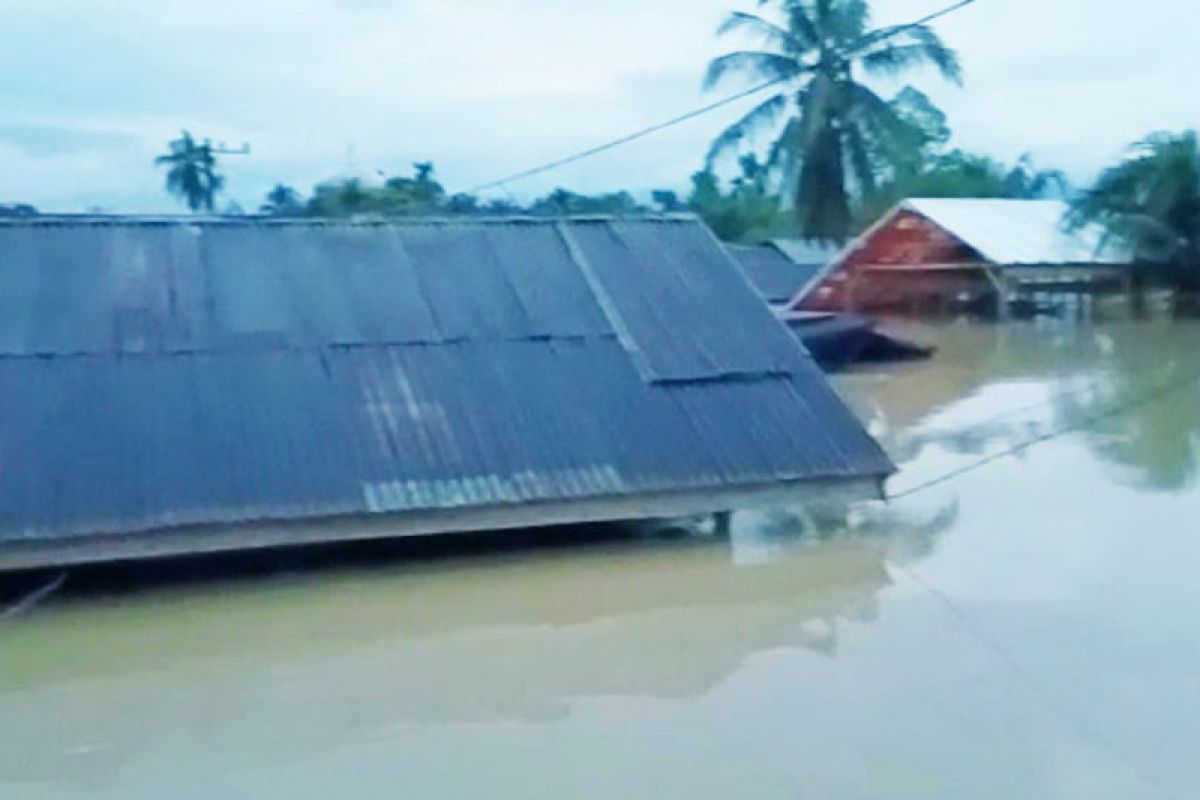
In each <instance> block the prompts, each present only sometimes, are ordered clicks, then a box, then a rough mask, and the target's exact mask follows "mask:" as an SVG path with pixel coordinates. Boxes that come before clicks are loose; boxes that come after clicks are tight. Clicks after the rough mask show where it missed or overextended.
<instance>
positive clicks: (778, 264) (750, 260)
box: [726, 244, 821, 304]
mask: <svg viewBox="0 0 1200 800" xmlns="http://www.w3.org/2000/svg"><path fill="white" fill-rule="evenodd" d="M726 247H727V248H729V252H731V253H732V254H733V256H734V258H735V259H737V261H738V263H740V264H741V265H742V269H743V270H745V272H746V277H748V278H749V279H750V283H751V285H753V286H754V288H755V290H757V291H758V293H759V295H760V296H761V297H762V298H763V299H764V300H766V301H767V302H768V303H777V304H778V303H786V302H787V301H789V300H791V299H792V298H793V297H795V296H796V294H797V293H798V292H799V291H800V290H801V289H803V288H804V287H805V286H807V285H808V282H809V281H811V280H812V279H813V278H815V277H816V276H817V273H818V272H819V271H820V269H821V268H820V266H818V265H816V264H797V263H796V262H795V261H792V260H791V259H790V258H788V257H787V256H786V255H784V253H783V251H781V250H779V249H777V248H775V247H771V246H769V245H764V246H762V247H750V246H746V245H738V244H730V245H726Z"/></svg>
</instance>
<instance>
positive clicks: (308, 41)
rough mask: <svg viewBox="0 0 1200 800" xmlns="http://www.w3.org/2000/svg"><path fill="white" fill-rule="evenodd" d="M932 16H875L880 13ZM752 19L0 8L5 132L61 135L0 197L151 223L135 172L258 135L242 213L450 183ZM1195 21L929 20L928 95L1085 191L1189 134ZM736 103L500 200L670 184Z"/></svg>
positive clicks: (636, 12)
mask: <svg viewBox="0 0 1200 800" xmlns="http://www.w3.org/2000/svg"><path fill="white" fill-rule="evenodd" d="M938 5H939V3H938V2H937V0H920V2H917V1H916V0H877V3H876V7H877V12H878V13H877V18H878V20H879V21H880V22H895V21H899V20H903V19H908V18H912V17H914V16H918V15H920V14H922V13H925V12H926V11H928V10H931V9H933V8H936V7H937V6H938ZM754 6H755V3H754V2H753V0H657V1H656V2H654V3H647V2H645V1H644V0H609V1H608V2H605V3H574V2H572V3H567V2H562V0H394V1H392V0H257V2H246V0H210V1H209V2H207V3H202V4H200V3H195V4H181V3H163V2H161V0H153V1H151V0H57V1H56V2H55V3H46V2H44V0H8V2H7V3H6V11H5V18H6V19H5V25H4V27H3V28H2V29H0V70H3V73H4V74H5V75H7V76H10V77H9V80H6V81H5V82H4V83H3V85H2V86H0V131H2V130H3V129H5V128H9V129H13V128H19V129H22V130H24V131H25V132H26V133H28V132H29V131H30V130H31V129H36V128H39V127H41V128H53V129H55V130H58V131H64V130H65V131H76V132H78V136H77V137H76V139H75V140H74V143H73V146H72V147H71V148H69V149H70V152H62V153H60V154H58V155H54V154H52V153H48V152H47V151H46V148H45V147H42V148H41V150H40V151H39V152H38V153H36V154H35V153H33V152H31V151H30V146H29V141H28V137H27V136H26V138H25V140H23V143H17V144H18V146H16V147H14V146H12V145H13V142H11V141H9V142H8V145H7V146H5V145H4V144H0V148H2V149H0V167H3V168H4V169H5V172H4V175H5V180H4V183H3V187H4V188H3V192H4V195H5V197H2V198H0V200H3V201H14V200H25V201H30V202H34V203H36V204H38V205H40V206H43V207H45V208H48V209H55V210H75V209H79V208H83V207H85V206H86V205H92V204H96V203H98V202H101V201H100V198H104V199H106V200H107V202H104V203H103V204H104V205H106V206H109V207H112V208H116V209H120V210H151V211H153V210H163V209H169V208H170V207H171V206H170V201H169V199H168V198H166V196H165V195H164V194H163V193H162V191H161V176H160V175H158V174H156V173H155V171H154V169H153V167H152V164H151V160H152V158H153V156H154V155H155V154H156V153H157V152H158V151H160V150H161V149H162V148H163V146H164V144H165V142H166V140H167V139H169V138H171V137H172V136H173V135H175V134H176V133H177V132H178V130H179V129H180V128H182V127H188V128H189V129H191V130H193V131H194V132H195V133H197V134H200V135H205V136H212V137H213V138H214V139H225V140H227V141H229V142H230V143H240V142H241V141H243V140H249V141H251V142H253V144H254V154H253V155H252V156H251V157H249V158H244V159H238V160H231V161H230V162H229V164H228V173H229V181H230V186H231V189H232V191H233V193H234V195H235V196H236V197H238V199H239V200H241V201H242V203H243V204H244V205H248V206H249V205H253V204H254V202H255V199H256V198H257V197H259V196H260V195H261V194H262V192H263V191H264V190H265V189H266V188H267V187H268V186H269V185H270V184H271V183H274V182H275V181H285V182H289V183H293V184H296V185H298V186H301V187H304V188H307V187H308V186H309V185H311V184H312V183H313V182H314V181H316V180H318V179H320V178H321V177H324V176H328V175H330V174H333V173H337V172H339V171H342V170H344V169H346V168H347V163H348V161H350V160H351V159H349V158H348V156H347V154H348V152H352V153H353V159H352V160H353V161H354V162H356V163H357V164H358V166H359V168H360V169H362V170H374V169H383V170H386V171H388V172H397V171H402V170H405V169H407V167H408V164H409V163H410V162H412V161H414V160H418V159H426V158H432V159H433V160H435V161H436V163H437V164H438V168H439V171H440V173H441V174H442V176H443V178H444V180H445V182H446V183H447V184H449V185H450V187H451V188H452V189H453V188H463V187H465V186H467V185H470V184H474V183H479V182H482V181H483V180H486V179H489V178H493V177H498V176H500V175H503V174H507V173H510V172H514V171H517V170H519V169H521V168H523V167H526V166H530V165H532V164H534V163H537V162H540V161H543V160H547V159H550V158H554V157H557V156H559V155H563V154H566V153H569V152H572V151H574V150H577V149H581V148H583V147H587V146H589V145H592V144H595V143H597V142H600V141H603V140H606V139H608V138H611V137H614V136H617V135H620V134H623V133H625V132H627V131H629V130H632V129H634V128H638V127H641V126H643V125H645V124H648V123H652V122H656V121H658V120H660V119H662V118H664V117H667V116H671V115H673V114H675V113H678V112H681V111H685V110H688V109H689V108H691V107H694V106H696V105H699V104H700V103H701V102H703V100H704V98H702V96H701V95H700V93H699V78H700V75H701V73H702V71H703V68H704V65H705V63H706V62H707V60H708V59H709V58H711V56H712V55H714V54H715V53H717V52H719V51H720V49H721V47H722V46H723V45H722V44H721V43H719V42H717V41H715V39H714V38H713V35H712V34H713V31H714V29H715V27H716V25H717V24H718V22H719V21H720V19H721V18H722V16H723V15H724V14H725V13H726V12H728V11H729V10H732V9H733V8H743V9H749V8H753V7H754ZM1101 6H1103V7H1104V8H1103V9H1102V10H1101V8H1100V7H1101ZM1197 22H1200V14H1198V12H1197V11H1196V9H1195V7H1194V6H1193V5H1192V4H1190V3H1181V2H1177V1H1176V0H1144V2H1142V3H1140V4H1136V5H1133V4H1121V5H1120V6H1118V5H1116V4H1109V3H1103V4H1100V3H1095V2H1093V1H1092V0H1056V1H1055V2H1054V3H1044V2H1034V0H979V2H978V3H977V4H976V6H974V7H972V8H969V9H967V10H964V11H962V12H960V13H958V14H956V15H955V16H954V17H951V18H948V19H947V20H946V21H945V22H944V23H943V24H942V26H941V29H942V30H943V32H944V34H945V36H946V38H947V39H948V40H949V41H950V42H951V43H952V44H953V45H955V46H957V47H958V48H959V49H960V50H961V51H962V53H963V57H964V60H965V62H966V66H967V70H968V76H967V87H966V89H964V90H959V89H955V88H951V87H944V86H941V85H939V84H938V82H937V81H936V80H933V79H930V80H928V81H924V82H923V85H924V86H925V88H929V89H931V90H933V94H934V95H935V97H936V98H937V99H938V100H939V101H940V102H941V103H942V104H943V105H944V106H945V107H946V109H947V110H948V111H949V112H950V114H951V121H952V123H953V124H954V126H955V130H956V134H957V137H958V141H959V142H960V143H961V144H963V145H964V146H969V147H976V148H982V149H987V150H989V151H993V152H995V153H997V154H999V155H1001V156H1004V157H1008V158H1012V157H1014V156H1016V155H1017V154H1019V153H1022V152H1025V151H1030V150H1031V151H1033V152H1034V153H1035V154H1037V155H1038V156H1039V157H1041V159H1042V160H1043V161H1045V162H1047V163H1059V164H1063V165H1064V166H1066V167H1067V168H1068V169H1070V170H1071V171H1072V172H1074V173H1075V174H1077V175H1086V174H1088V173H1090V172H1091V171H1093V170H1095V169H1096V168H1097V167H1098V166H1100V165H1101V164H1102V163H1103V162H1104V161H1105V160H1107V159H1109V158H1111V157H1112V155H1113V154H1114V153H1116V152H1117V151H1118V150H1119V148H1120V146H1121V145H1122V144H1123V143H1125V142H1127V141H1129V140H1131V139H1133V138H1136V137H1138V136H1140V135H1141V134H1143V133H1144V132H1146V131H1148V130H1150V129H1153V128H1160V127H1175V128H1179V127H1183V126H1187V125H1196V124H1198V123H1200V120H1198V117H1200V113H1198V109H1197V104H1196V101H1195V100H1194V99H1193V98H1192V97H1191V94H1190V93H1189V92H1188V91H1186V90H1181V89H1180V88H1179V84H1182V83H1186V79H1187V76H1189V75H1190V74H1192V73H1194V71H1195V67H1196V64H1195V63H1193V62H1194V61H1195V56H1194V55H1193V52H1194V44H1193V42H1192V38H1193V36H1194V32H1195V30H1196V29H1197V24H1196V23H1197ZM1149 42H1153V43H1154V44H1153V45H1150V44H1148V43H1149ZM747 105H748V104H747ZM737 110H738V109H736V108H734V109H729V110H727V111H724V112H722V113H721V114H717V115H713V117H711V118H706V119H702V120H697V121H694V122H692V123H689V124H688V125H686V126H681V127H679V128H677V129H674V130H672V131H669V132H666V133H664V134H662V135H660V136H658V137H655V138H653V139H650V140H646V141H643V142H639V143H637V144H635V145H631V146H629V147H627V148H623V149H621V150H619V151H615V152H613V153H609V154H606V155H604V156H602V157H599V158H597V159H595V160H593V161H590V162H586V163H583V164H580V165H576V166H573V167H571V168H568V169H565V170H563V171H562V172H561V173H556V174H554V175H551V176H548V177H546V178H544V179H537V180H532V181H529V182H528V183H526V184H522V185H520V186H517V187H514V189H515V190H516V191H518V192H519V193H521V194H522V195H526V194H529V193H534V192H540V191H543V190H545V189H547V188H550V187H551V186H553V185H558V184H564V185H570V186H575V187H577V188H580V189H583V190H589V191H601V190H610V189H616V188H621V187H633V188H636V189H647V188H650V187H652V186H656V185H676V186H682V185H683V184H684V183H685V182H686V179H687V175H688V174H689V173H690V172H691V171H692V170H694V169H695V168H696V167H697V166H698V165H699V163H700V160H701V158H702V156H703V153H704V150H705V147H706V145H707V142H708V140H709V139H710V138H711V137H712V135H713V134H714V133H715V132H716V131H717V130H719V128H720V126H721V124H722V122H724V121H728V120H729V119H731V118H732V116H733V115H734V114H735V113H736V111H737ZM2 141H3V137H2V134H0V142H2ZM37 144H38V143H36V142H35V143H34V149H38V148H37ZM80 148H83V149H82V150H81V149H80ZM51 149H53V148H51Z"/></svg>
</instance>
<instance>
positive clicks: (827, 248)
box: [764, 238, 842, 267]
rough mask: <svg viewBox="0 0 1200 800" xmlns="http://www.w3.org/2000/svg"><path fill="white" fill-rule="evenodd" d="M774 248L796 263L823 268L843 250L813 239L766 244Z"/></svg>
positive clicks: (774, 241) (787, 240)
mask: <svg viewBox="0 0 1200 800" xmlns="http://www.w3.org/2000/svg"><path fill="white" fill-rule="evenodd" d="M764 246H766V247H773V248H775V249H776V250H778V251H779V252H781V253H783V254H784V255H785V256H787V257H788V258H790V259H791V260H792V261H793V262H794V263H796V264H801V265H803V266H806V267H823V266H825V265H826V264H828V263H829V262H830V261H832V260H833V257H834V256H836V255H837V254H838V252H839V251H840V250H841V249H842V248H841V246H840V245H837V244H831V243H829V242H820V241H813V240H811V239H780V238H776V239H770V240H769V241H767V242H765V243H764Z"/></svg>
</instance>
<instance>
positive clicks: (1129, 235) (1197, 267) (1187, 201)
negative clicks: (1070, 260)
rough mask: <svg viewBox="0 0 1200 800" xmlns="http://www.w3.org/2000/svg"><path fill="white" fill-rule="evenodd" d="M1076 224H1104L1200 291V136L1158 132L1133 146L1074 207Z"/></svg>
mask: <svg viewBox="0 0 1200 800" xmlns="http://www.w3.org/2000/svg"><path fill="white" fill-rule="evenodd" d="M1070 221H1071V224H1072V225H1074V226H1077V227H1078V226H1082V225H1086V224H1088V223H1092V222H1096V223H1099V224H1101V225H1103V226H1105V228H1107V230H1108V231H1109V233H1110V235H1111V236H1113V237H1115V238H1116V239H1118V240H1120V241H1122V242H1124V243H1125V244H1126V245H1128V246H1129V247H1130V248H1132V249H1133V251H1134V253H1135V254H1136V255H1138V256H1139V257H1141V258H1145V259H1148V260H1152V261H1160V262H1165V263H1168V264H1170V265H1171V266H1172V267H1173V271H1174V279H1175V280H1176V282H1177V284H1178V285H1179V286H1180V288H1185V289H1188V290H1200V137H1198V136H1197V134H1196V131H1185V132H1183V133H1178V134H1175V133H1166V132H1160V133H1154V134H1151V135H1150V136H1148V137H1147V138H1145V139H1144V140H1142V141H1140V142H1137V143H1136V144H1134V145H1132V146H1131V147H1130V148H1129V151H1128V153H1127V154H1126V157H1125V158H1124V159H1123V160H1122V161H1121V162H1120V163H1118V164H1116V165H1114V166H1112V167H1109V168H1108V169H1106V170H1105V171H1104V172H1103V173H1102V174H1101V175H1100V177H1099V179H1097V181H1096V183H1095V185H1094V186H1092V188H1091V189H1089V190H1088V191H1087V192H1085V193H1083V194H1082V195H1081V196H1080V197H1079V198H1078V199H1077V200H1076V202H1075V203H1074V204H1073V208H1072V213H1071V218H1070Z"/></svg>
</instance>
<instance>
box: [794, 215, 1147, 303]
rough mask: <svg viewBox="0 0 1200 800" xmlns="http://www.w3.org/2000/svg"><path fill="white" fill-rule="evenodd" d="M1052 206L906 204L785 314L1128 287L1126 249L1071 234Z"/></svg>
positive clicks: (1096, 234)
mask: <svg viewBox="0 0 1200 800" xmlns="http://www.w3.org/2000/svg"><path fill="white" fill-rule="evenodd" d="M1066 213H1067V205H1066V203H1063V202H1061V201H1057V200H976V199H914V200H908V201H905V202H903V203H901V204H900V205H898V206H897V207H896V208H894V209H892V210H891V211H890V212H888V213H887V214H886V215H884V217H883V218H882V219H880V220H879V221H878V222H877V223H876V224H875V225H873V226H871V228H869V229H868V230H867V231H866V232H864V233H863V234H862V235H861V236H859V237H858V238H857V239H855V240H854V241H853V242H851V243H850V245H849V246H848V247H846V248H845V249H844V250H843V251H842V252H841V253H840V254H838V255H837V256H836V257H835V258H834V259H833V260H831V262H830V263H829V264H828V266H827V267H826V268H825V270H824V271H823V272H822V274H821V275H820V276H819V278H818V279H817V280H816V281H815V282H814V284H812V285H811V286H810V287H809V288H808V289H806V290H805V291H802V292H800V293H798V294H797V295H796V297H795V298H794V299H793V301H792V303H791V304H790V308H792V309H793V310H801V309H808V310H868V311H879V310H898V311H922V310H928V309H931V308H935V309H940V308H944V307H971V306H978V305H980V304H984V305H988V304H990V305H991V307H992V308H997V309H998V310H999V313H1000V314H1002V315H1003V314H1004V313H1006V311H1007V309H1008V307H1009V304H1010V302H1011V301H1013V300H1014V299H1021V298H1028V297H1030V296H1032V295H1033V294H1035V293H1077V292H1078V293H1092V292H1100V291H1109V290H1113V289H1123V288H1126V287H1127V285H1128V282H1129V281H1130V280H1131V277H1132V275H1133V270H1132V269H1131V267H1132V266H1133V264H1132V262H1133V259H1132V258H1131V257H1130V256H1129V254H1128V253H1126V252H1123V251H1121V250H1119V249H1117V248H1114V247H1108V246H1105V243H1104V233H1103V231H1102V230H1101V229H1100V228H1099V227H1098V226H1094V225H1093V226H1087V227H1085V228H1082V229H1080V230H1075V231H1070V230H1067V229H1066V227H1065V226H1064V218H1065V216H1066Z"/></svg>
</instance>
